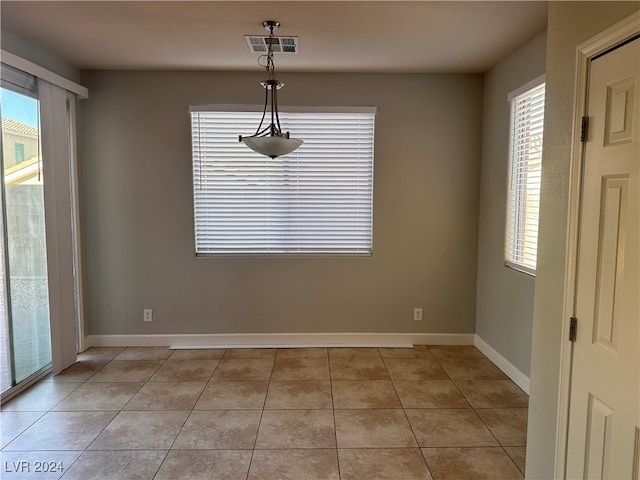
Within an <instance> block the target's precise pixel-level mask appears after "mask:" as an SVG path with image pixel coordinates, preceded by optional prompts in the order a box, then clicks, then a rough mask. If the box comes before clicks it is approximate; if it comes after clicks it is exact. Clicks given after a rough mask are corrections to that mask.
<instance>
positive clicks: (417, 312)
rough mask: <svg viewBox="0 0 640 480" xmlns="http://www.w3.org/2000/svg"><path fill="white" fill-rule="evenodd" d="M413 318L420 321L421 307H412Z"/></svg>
mask: <svg viewBox="0 0 640 480" xmlns="http://www.w3.org/2000/svg"><path fill="white" fill-rule="evenodd" d="M413 319H414V320H415V321H417V322H418V321H420V320H422V309H421V308H414V309H413Z"/></svg>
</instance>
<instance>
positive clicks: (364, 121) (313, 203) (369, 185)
mask: <svg viewBox="0 0 640 480" xmlns="http://www.w3.org/2000/svg"><path fill="white" fill-rule="evenodd" d="M260 110H261V109H260ZM370 110H371V111H364V112H363V111H356V112H338V113H327V112H322V111H321V112H281V113H280V122H281V125H282V129H283V131H290V132H291V136H292V137H296V138H301V139H303V140H304V144H303V145H302V146H301V147H300V148H299V149H298V150H296V151H294V152H292V153H291V154H289V155H286V156H282V157H278V158H276V159H271V158H268V157H265V156H262V155H259V154H257V153H255V152H253V151H252V150H250V149H249V148H247V147H246V146H245V145H244V144H243V143H241V142H239V141H238V134H243V135H251V134H253V133H254V131H255V128H256V126H257V125H258V123H259V122H260V118H261V116H262V111H219V110H206V109H204V108H202V107H192V109H191V126H192V147H193V192H194V216H195V244H196V245H195V246H196V254H197V255H215V254H222V255H225V254H226V255H246V254H249V255H250V254H256V255H264V254H268V255H271V254H275V255H277V254H281V255H304V254H309V255H314V254H332V255H370V254H371V247H372V245H371V244H372V202H373V138H374V110H373V109H370Z"/></svg>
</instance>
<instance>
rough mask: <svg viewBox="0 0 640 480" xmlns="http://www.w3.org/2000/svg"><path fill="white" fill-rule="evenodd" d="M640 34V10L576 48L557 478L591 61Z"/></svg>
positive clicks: (564, 440)
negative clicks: (584, 121) (581, 137)
mask: <svg viewBox="0 0 640 480" xmlns="http://www.w3.org/2000/svg"><path fill="white" fill-rule="evenodd" d="M638 34H640V11H637V12H635V13H634V14H632V15H630V16H629V17H627V18H625V19H624V20H622V21H620V22H618V23H616V24H615V25H613V26H611V27H609V28H608V29H606V30H604V31H603V32H601V33H599V34H598V35H596V36H594V37H592V38H590V39H589V40H587V41H586V42H584V43H581V44H580V45H578V47H577V49H576V79H575V92H576V93H575V97H574V107H573V132H572V138H573V143H572V146H571V163H570V185H569V217H568V228H567V231H568V235H567V247H566V249H567V250H566V252H567V255H566V259H567V260H566V264H565V286H564V302H563V312H564V316H563V320H562V326H563V328H562V332H563V333H562V335H563V338H562V343H561V351H560V355H561V356H560V386H559V402H558V412H557V414H558V422H557V430H556V459H555V478H565V477H566V461H567V445H568V441H569V439H568V429H569V402H570V397H571V371H572V361H573V342H571V341H569V336H568V332H569V325H570V318H571V317H572V316H574V315H575V300H576V280H577V265H578V250H579V244H580V235H579V227H580V207H581V198H582V176H583V162H584V154H585V149H584V144H583V143H582V142H581V140H580V133H581V128H582V117H583V115H585V114H586V111H587V102H588V98H587V93H588V88H589V73H590V62H591V60H592V59H593V58H594V57H596V56H598V55H600V54H602V53H604V52H606V51H608V50H610V49H612V48H614V47H615V46H617V45H620V44H621V43H624V42H625V41H627V40H629V39H631V38H633V37H634V36H636V35H638Z"/></svg>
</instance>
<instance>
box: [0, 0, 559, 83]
mask: <svg viewBox="0 0 640 480" xmlns="http://www.w3.org/2000/svg"><path fill="white" fill-rule="evenodd" d="M0 9H1V10H0V14H1V16H0V18H1V24H2V28H3V29H5V28H6V29H8V30H11V31H12V32H13V33H15V34H17V35H19V36H20V37H22V38H25V39H26V40H29V41H30V42H32V43H35V44H36V45H39V46H41V47H43V48H45V49H46V50H48V51H50V52H52V53H54V54H55V55H57V56H59V57H61V58H63V59H65V60H67V61H68V62H69V63H70V64H72V65H74V66H75V67H77V68H80V69H152V70H157V69H162V70H225V71H247V70H249V71H250V70H255V69H256V68H259V67H258V65H257V59H258V55H257V54H254V53H251V52H250V51H249V48H248V47H247V44H246V42H245V40H244V35H263V34H265V33H266V32H265V30H264V29H263V27H262V22H263V21H264V20H277V21H279V22H280V23H281V24H282V27H281V28H280V30H279V32H278V34H280V35H284V36H297V37H298V39H299V45H300V53H298V54H295V55H287V54H276V67H277V69H278V70H282V71H298V72H380V73H383V72H402V73H414V72H415V73H423V72H448V73H482V72H485V71H487V70H488V69H489V68H491V67H492V66H493V65H495V64H496V63H497V62H498V61H500V60H501V59H502V58H504V57H505V56H506V55H507V54H508V53H509V52H511V51H512V50H514V49H515V48H517V47H519V46H520V45H522V44H524V43H525V42H526V41H527V40H529V39H530V38H532V37H533V36H534V35H536V34H537V33H539V32H541V31H542V30H544V29H545V28H546V23H547V3H546V2H542V1H533V2H528V1H507V2H500V1H486V2H485V1H471V2H462V1H444V2H439V1H401V0H396V1H358V0H351V1H280V2H272V1H266V0H262V1H153V0H152V1H122V0H121V1H107V2H103V1H70V2H59V1H8V0H2V2H0Z"/></svg>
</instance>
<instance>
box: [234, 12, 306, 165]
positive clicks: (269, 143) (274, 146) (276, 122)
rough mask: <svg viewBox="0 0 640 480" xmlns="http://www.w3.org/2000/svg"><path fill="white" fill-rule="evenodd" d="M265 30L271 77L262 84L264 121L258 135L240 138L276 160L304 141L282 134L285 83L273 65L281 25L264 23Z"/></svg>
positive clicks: (262, 120)
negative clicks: (280, 94) (280, 108)
mask: <svg viewBox="0 0 640 480" xmlns="http://www.w3.org/2000/svg"><path fill="white" fill-rule="evenodd" d="M262 25H263V26H264V28H265V29H266V30H267V31H268V32H269V41H268V42H267V44H268V52H267V54H266V55H265V56H266V62H267V63H266V65H265V66H264V67H265V69H266V70H267V73H268V74H269V77H268V78H267V79H266V80H265V81H264V82H260V84H261V85H262V86H263V87H264V89H265V99H264V110H263V112H262V119H261V120H260V125H258V128H257V130H256V133H254V134H253V135H251V136H250V137H247V136H242V135H240V136H239V139H240V141H241V142H243V143H244V144H245V145H246V146H247V147H249V148H250V149H251V150H253V151H255V152H257V153H259V154H261V155H266V156H267V157H271V158H276V157H279V156H280V155H286V154H288V153H291V152H293V151H294V150H295V149H296V148H298V147H299V146H300V145H302V140H300V139H298V138H290V137H289V132H284V133H283V132H282V129H281V128H280V117H279V116H278V90H280V89H281V88H282V87H284V83H282V82H281V81H280V80H278V79H276V74H275V65H274V63H273V48H272V45H273V41H274V40H273V39H274V34H273V32H274V31H276V30H277V29H278V28H279V27H280V23H278V22H275V21H273V20H269V21H266V22H263V24H262ZM267 111H269V114H270V120H271V122H270V123H269V125H267V126H266V127H263V124H264V121H265V118H266V116H267Z"/></svg>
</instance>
